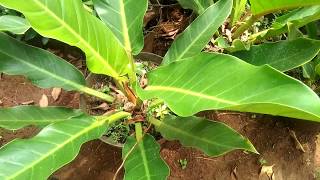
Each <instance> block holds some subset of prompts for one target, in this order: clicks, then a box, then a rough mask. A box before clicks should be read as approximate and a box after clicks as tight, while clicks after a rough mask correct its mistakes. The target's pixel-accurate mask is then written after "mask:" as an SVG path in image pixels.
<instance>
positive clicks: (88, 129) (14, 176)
mask: <svg viewBox="0 0 320 180" xmlns="http://www.w3.org/2000/svg"><path fill="white" fill-rule="evenodd" d="M104 122H105V121H95V122H93V124H91V126H89V127H86V128H84V129H82V130H81V131H79V132H78V133H77V134H74V135H73V136H71V138H70V139H68V140H67V141H65V142H63V143H62V144H55V145H56V147H55V148H53V149H52V150H51V151H49V152H48V153H46V154H44V156H42V157H40V158H39V159H36V160H35V161H34V162H32V163H31V164H29V165H27V166H26V167H24V168H23V169H21V170H19V171H18V172H16V173H15V174H13V175H12V176H10V178H9V179H15V178H16V177H18V176H19V175H20V174H21V173H23V172H25V171H27V170H28V169H30V168H31V169H32V168H33V167H34V166H35V165H37V164H39V163H40V162H42V161H43V160H45V159H46V158H48V157H50V156H51V155H52V154H54V152H56V151H58V150H60V149H62V148H63V147H64V146H66V145H68V144H69V143H71V142H73V141H75V139H77V138H79V137H81V136H82V135H83V134H86V133H88V132H90V131H91V130H92V129H95V128H97V127H99V126H101V125H103V124H104Z"/></svg>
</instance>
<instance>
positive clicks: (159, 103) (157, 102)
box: [148, 99, 164, 110]
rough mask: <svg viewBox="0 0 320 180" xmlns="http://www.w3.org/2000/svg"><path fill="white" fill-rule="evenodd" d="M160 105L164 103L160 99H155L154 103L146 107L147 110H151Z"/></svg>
mask: <svg viewBox="0 0 320 180" xmlns="http://www.w3.org/2000/svg"><path fill="white" fill-rule="evenodd" d="M161 104H164V101H163V100H162V99H156V100H154V101H152V102H151V104H150V105H149V107H148V110H151V109H153V108H155V107H157V106H159V105H161Z"/></svg>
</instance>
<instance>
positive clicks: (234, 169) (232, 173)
mask: <svg viewBox="0 0 320 180" xmlns="http://www.w3.org/2000/svg"><path fill="white" fill-rule="evenodd" d="M230 176H231V179H232V180H237V179H238V177H237V166H235V167H234V168H233V171H232V172H231V174H230Z"/></svg>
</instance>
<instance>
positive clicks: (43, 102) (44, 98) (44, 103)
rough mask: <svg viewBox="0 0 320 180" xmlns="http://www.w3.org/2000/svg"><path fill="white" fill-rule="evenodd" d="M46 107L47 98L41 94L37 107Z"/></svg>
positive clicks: (47, 103)
mask: <svg viewBox="0 0 320 180" xmlns="http://www.w3.org/2000/svg"><path fill="white" fill-rule="evenodd" d="M48 105H49V100H48V96H47V95H45V94H43V95H42V97H41V99H40V101H39V106H40V107H48Z"/></svg>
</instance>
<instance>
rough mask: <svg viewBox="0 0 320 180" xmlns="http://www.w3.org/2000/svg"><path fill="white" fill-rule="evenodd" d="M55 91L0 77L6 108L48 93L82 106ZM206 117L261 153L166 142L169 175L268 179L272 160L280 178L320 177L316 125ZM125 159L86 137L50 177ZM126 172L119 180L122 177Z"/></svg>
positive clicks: (87, 173) (106, 170)
mask: <svg viewBox="0 0 320 180" xmlns="http://www.w3.org/2000/svg"><path fill="white" fill-rule="evenodd" d="M50 92H51V90H49V89H47V90H41V89H39V88H37V87H34V86H32V85H31V84H30V83H29V82H27V81H26V80H25V79H24V78H23V77H20V76H7V75H4V76H3V77H2V79H1V80H0V100H1V101H2V102H3V106H4V107H10V106H15V105H18V104H20V103H22V102H26V101H30V100H33V101H34V102H35V103H36V104H37V103H38V101H39V99H40V98H41V96H42V94H47V95H48V97H49V101H50V102H49V105H65V106H68V107H74V108H76V107H78V104H79V98H78V97H79V95H78V94H75V93H72V92H63V93H62V94H61V97H60V98H59V99H58V101H57V102H53V99H52V98H51V97H50ZM204 114H205V115H206V116H207V117H208V118H211V119H218V120H220V121H223V122H225V123H227V124H228V125H230V126H231V127H233V128H234V129H236V130H238V131H239V132H240V133H241V134H243V135H244V136H246V137H248V138H249V139H250V140H251V141H252V143H253V144H254V145H255V147H256V148H257V150H258V151H259V152H260V155H255V154H248V153H246V152H242V151H235V152H231V153H228V154H226V155H224V156H222V157H217V158H213V157H207V156H205V155H204V154H202V153H201V152H199V151H197V150H195V149H192V148H187V147H182V146H181V145H180V144H179V143H178V142H169V141H164V142H162V148H161V155H162V157H163V159H164V160H165V161H166V162H167V163H168V164H169V166H170V168H171V175H170V178H169V179H172V180H175V179H184V180H198V179H204V180H212V179H217V180H220V179H232V180H233V179H239V180H242V179H243V180H251V179H252V180H255V179H259V178H260V179H268V178H267V176H266V175H264V174H262V175H261V176H260V177H259V173H260V169H261V166H262V164H261V163H260V162H259V159H261V160H262V159H263V160H264V161H265V165H274V167H273V170H274V173H275V179H277V180H279V179H280V180H281V179H283V180H296V179H306V180H309V179H310V180H311V179H315V177H316V172H317V171H316V170H317V167H319V161H320V158H319V155H320V154H319V152H320V150H319V147H318V143H316V142H317V135H318V134H319V130H320V126H319V125H318V124H314V123H310V122H306V121H298V120H291V119H287V118H281V117H271V116H261V115H258V116H256V117H255V118H253V117H252V116H253V115H250V114H248V115H246V114H238V113H228V112H222V113H218V114H217V113H214V112H210V113H209V112H207V113H204ZM289 130H293V131H294V132H295V133H296V137H297V140H298V141H299V142H300V143H301V144H302V146H303V148H304V150H305V152H302V150H301V149H299V148H297V146H296V140H294V138H292V136H291V135H290V133H289ZM37 131H38V130H37V129H35V128H32V127H28V128H25V129H22V130H19V131H16V132H10V131H4V130H1V131H0V136H1V137H2V138H1V144H2V145H4V144H6V143H7V142H9V141H11V140H13V139H14V138H28V137H30V136H31V135H34V134H35V133H36V132H37ZM180 159H186V160H187V162H188V164H187V167H186V169H182V168H181V166H180V164H179V162H178V161H179V160H180ZM120 164H121V150H120V149H118V148H115V147H111V146H109V145H106V144H104V143H102V142H100V141H98V140H95V141H91V142H88V143H86V144H84V145H83V146H82V148H81V152H80V155H79V156H78V157H77V158H76V159H75V160H74V161H73V162H71V163H70V164H69V165H66V166H65V167H64V168H62V169H61V170H59V171H58V172H56V173H55V174H54V175H53V176H52V177H51V179H61V180H64V179H68V180H72V179H77V180H79V179H80V180H81V179H83V180H86V179H97V180H100V179H101V180H102V179H106V180H108V179H112V177H113V174H114V172H115V171H116V170H117V168H118V167H119V165H120ZM122 174H123V172H121V173H120V176H119V177H118V179H121V176H122Z"/></svg>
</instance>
